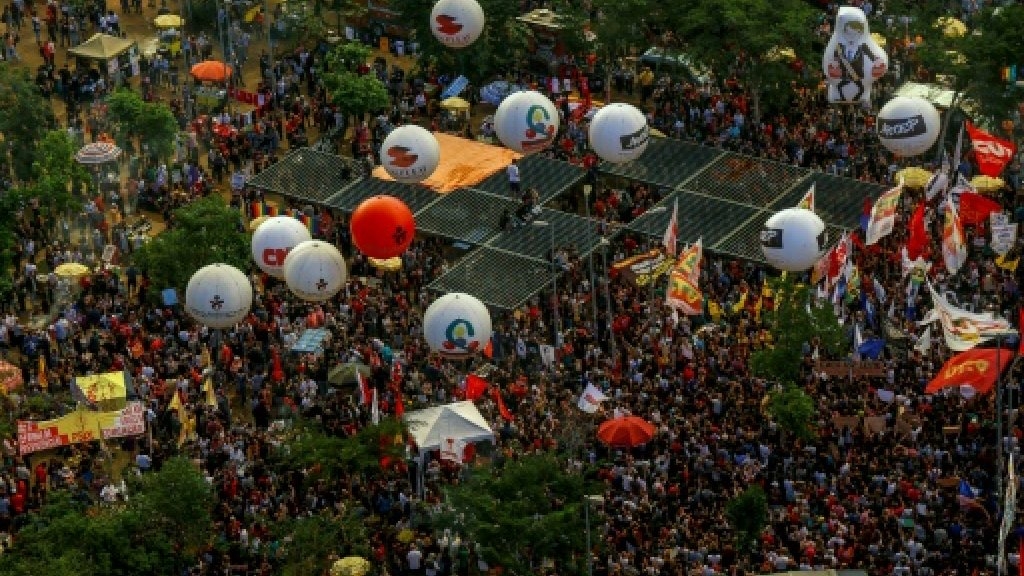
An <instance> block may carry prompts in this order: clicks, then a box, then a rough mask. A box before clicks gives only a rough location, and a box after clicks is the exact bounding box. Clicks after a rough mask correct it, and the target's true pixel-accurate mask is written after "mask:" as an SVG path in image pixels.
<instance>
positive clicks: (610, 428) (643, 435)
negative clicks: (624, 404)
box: [597, 416, 654, 448]
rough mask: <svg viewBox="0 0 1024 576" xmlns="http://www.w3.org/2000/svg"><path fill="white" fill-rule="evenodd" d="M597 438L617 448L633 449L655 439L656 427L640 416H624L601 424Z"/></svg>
mask: <svg viewBox="0 0 1024 576" xmlns="http://www.w3.org/2000/svg"><path fill="white" fill-rule="evenodd" d="M597 438H598V439H599V440H600V441H601V442H604V443H605V444H607V445H609V446H612V447H616V448H633V447H635V446H639V445H641V444H646V443H648V442H650V441H651V439H652V438H654V425H653V424H651V423H650V422H648V421H646V420H644V419H643V418H640V417H639V416H623V417H621V418H613V419H612V420H606V421H604V422H602V423H601V426H599V427H598V429H597Z"/></svg>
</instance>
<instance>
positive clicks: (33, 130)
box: [0, 62, 56, 181]
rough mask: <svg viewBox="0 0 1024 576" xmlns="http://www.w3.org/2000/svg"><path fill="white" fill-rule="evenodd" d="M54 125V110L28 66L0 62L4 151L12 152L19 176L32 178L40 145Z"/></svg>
mask: <svg viewBox="0 0 1024 576" xmlns="http://www.w3.org/2000/svg"><path fill="white" fill-rule="evenodd" d="M53 128H56V120H55V119H54V116H53V109H52V107H51V106H50V103H49V102H48V101H47V100H46V99H45V98H43V96H42V94H41V93H40V92H39V88H38V87H37V86H36V85H35V82H33V80H32V78H31V77H30V76H29V72H28V68H26V67H23V66H12V65H10V64H9V63H7V62H0V136H2V137H3V141H4V143H5V144H6V147H5V148H4V149H0V153H3V154H6V153H7V152H8V151H9V152H10V155H11V162H12V164H13V171H14V176H15V178H17V179H18V180H22V181H29V180H31V179H32V177H33V165H34V163H35V160H36V148H37V146H38V144H39V141H40V140H42V138H43V137H44V136H45V135H46V133H47V132H48V131H49V130H51V129H53Z"/></svg>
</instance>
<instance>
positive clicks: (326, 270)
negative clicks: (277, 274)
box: [284, 240, 348, 302]
mask: <svg viewBox="0 0 1024 576" xmlns="http://www.w3.org/2000/svg"><path fill="white" fill-rule="evenodd" d="M346 279H348V270H347V268H346V266H345V258H344V257H342V255H341V252H338V249H337V248H335V247H334V246H333V245H332V244H329V243H327V242H324V241H322V240H310V241H308V242H303V243H302V244H299V245H298V246H296V247H295V248H292V251H291V252H289V253H288V257H287V258H285V259H284V281H285V282H286V283H287V284H288V288H289V289H290V290H291V291H292V293H293V294H295V295H296V296H298V297H299V298H302V299H303V300H309V301H310V302H323V301H324V300H328V299H330V298H331V297H332V296H334V295H335V294H337V293H338V291H339V290H341V287H342V286H344V285H345V280H346Z"/></svg>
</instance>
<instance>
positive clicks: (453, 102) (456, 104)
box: [441, 96, 469, 112]
mask: <svg viewBox="0 0 1024 576" xmlns="http://www.w3.org/2000/svg"><path fill="white" fill-rule="evenodd" d="M441 108H444V109H445V110H454V111H456V112H468V111H469V102H467V101H465V100H463V99H462V98H459V97H458V96H452V97H451V98H445V99H444V100H441Z"/></svg>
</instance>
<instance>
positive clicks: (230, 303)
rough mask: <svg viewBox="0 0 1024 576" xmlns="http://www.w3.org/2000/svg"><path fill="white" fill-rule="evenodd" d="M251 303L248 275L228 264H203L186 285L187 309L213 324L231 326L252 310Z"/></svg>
mask: <svg viewBox="0 0 1024 576" xmlns="http://www.w3.org/2000/svg"><path fill="white" fill-rule="evenodd" d="M251 306H252V285H251V284H250V283H249V278H247V277H246V275H245V274H244V273H242V271H241V270H239V269H238V268H235V267H234V266H230V265H228V264H210V265H209V266H204V267H202V268H200V269H199V270H197V271H196V273H195V274H193V275H192V277H191V278H189V281H188V286H186V287H185V311H186V312H188V314H189V316H191V317H193V318H195V319H196V321H198V322H200V323H202V324H204V325H205V326H208V327H210V328H231V327H232V326H234V325H235V324H238V323H239V322H241V321H242V320H243V319H244V318H245V317H246V315H248V314H249V308H250V307H251Z"/></svg>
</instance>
